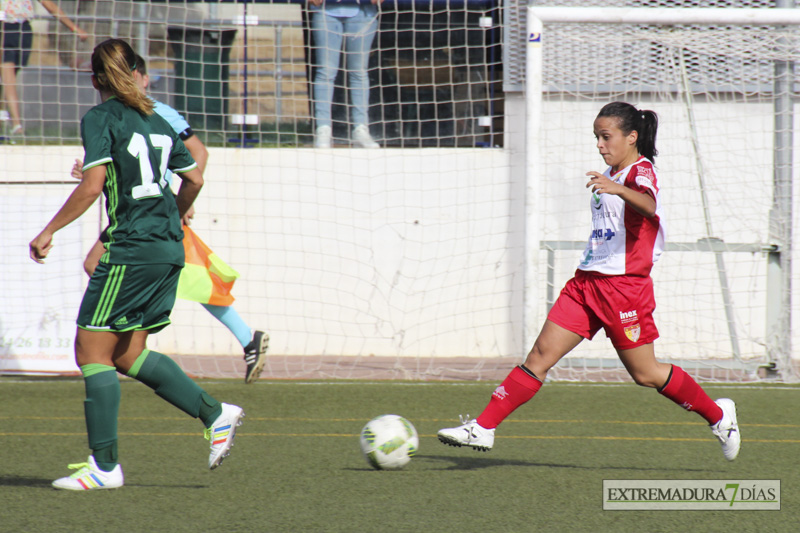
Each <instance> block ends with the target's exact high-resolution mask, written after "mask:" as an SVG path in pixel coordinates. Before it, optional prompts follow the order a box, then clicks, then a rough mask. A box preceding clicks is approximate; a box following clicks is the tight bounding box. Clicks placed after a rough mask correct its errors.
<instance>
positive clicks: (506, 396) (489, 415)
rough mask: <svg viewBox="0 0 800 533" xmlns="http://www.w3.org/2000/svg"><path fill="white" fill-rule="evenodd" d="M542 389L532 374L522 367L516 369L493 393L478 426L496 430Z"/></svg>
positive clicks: (539, 382)
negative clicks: (515, 410)
mask: <svg viewBox="0 0 800 533" xmlns="http://www.w3.org/2000/svg"><path fill="white" fill-rule="evenodd" d="M541 387H542V382H541V381H540V380H539V379H538V378H535V377H534V376H533V374H532V373H529V372H527V371H525V370H523V369H522V367H521V366H518V367H515V368H514V370H512V371H511V373H510V374H509V375H508V376H507V377H506V379H505V380H504V381H503V383H501V384H500V386H499V387H497V388H496V389H495V390H494V392H493V393H492V399H491V400H490V401H489V405H487V406H486V409H484V410H483V412H482V413H481V416H479V417H478V418H477V421H478V424H480V426H481V427H484V428H486V429H493V428H496V427H497V426H499V425H500V422H502V421H503V420H505V419H506V417H507V416H508V415H510V414H511V413H512V412H514V409H516V408H517V407H519V406H520V405H522V404H523V403H525V402H527V401H528V400H530V399H531V398H533V395H534V394H536V393H537V392H539V389H540V388H541Z"/></svg>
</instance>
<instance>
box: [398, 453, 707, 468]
mask: <svg viewBox="0 0 800 533" xmlns="http://www.w3.org/2000/svg"><path fill="white" fill-rule="evenodd" d="M470 451H472V450H470ZM473 453H474V452H473ZM414 459H415V460H416V461H420V460H421V461H431V462H436V461H438V462H442V463H450V466H449V467H447V468H446V469H445V470H478V469H481V468H493V467H498V466H528V467H536V468H569V469H575V470H598V471H602V470H633V471H637V472H659V471H661V472H708V471H709V469H708V468H667V467H655V466H634V465H631V466H603V465H578V464H559V463H540V462H536V461H522V460H518V459H496V458H492V457H485V456H479V457H469V456H466V457H462V456H458V455H417V456H416V457H415V458H414Z"/></svg>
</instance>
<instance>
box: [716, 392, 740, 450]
mask: <svg viewBox="0 0 800 533" xmlns="http://www.w3.org/2000/svg"><path fill="white" fill-rule="evenodd" d="M714 403H716V404H717V405H719V407H720V409H722V418H721V419H720V420H719V422H717V423H716V424H712V425H710V426H709V427H710V428H711V432H712V433H713V434H714V436H715V437H717V439H719V442H720V443H721V444H722V453H723V455H725V459H727V460H728V461H733V460H734V459H736V456H737V455H739V448H741V446H742V436H741V434H740V433H739V424H738V423H737V422H736V404H735V403H733V400H730V399H728V398H720V399H719V400H716V401H715V402H714Z"/></svg>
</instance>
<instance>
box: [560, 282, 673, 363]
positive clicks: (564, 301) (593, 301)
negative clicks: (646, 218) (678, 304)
mask: <svg viewBox="0 0 800 533" xmlns="http://www.w3.org/2000/svg"><path fill="white" fill-rule="evenodd" d="M655 308H656V300H655V297H654V296H653V280H652V278H650V276H647V277H641V276H603V275H598V274H594V273H592V272H584V271H583V270H578V271H577V272H575V277H574V278H572V279H571V280H569V281H568V282H567V284H566V285H565V286H564V288H563V289H562V290H561V294H560V295H559V297H558V300H556V303H555V304H554V305H553V308H552V309H551V310H550V314H549V315H548V316H547V318H548V320H551V321H552V322H555V323H556V324H558V325H559V326H561V327H562V328H565V329H568V330H569V331H571V332H573V333H576V334H578V335H580V336H581V337H584V338H586V339H591V338H592V337H594V336H595V334H596V333H597V332H598V331H600V328H601V327H602V328H603V329H604V330H605V332H606V335H607V336H608V338H609V339H611V343H612V344H613V345H614V348H616V349H618V350H628V349H631V348H636V347H637V346H642V345H644V344H650V343H651V342H653V341H654V340H656V339H657V338H658V329H656V323H655V321H654V320H653V311H654V310H655Z"/></svg>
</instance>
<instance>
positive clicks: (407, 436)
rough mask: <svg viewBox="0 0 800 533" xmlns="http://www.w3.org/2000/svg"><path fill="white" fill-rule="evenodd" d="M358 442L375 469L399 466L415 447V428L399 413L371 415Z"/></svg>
mask: <svg viewBox="0 0 800 533" xmlns="http://www.w3.org/2000/svg"><path fill="white" fill-rule="evenodd" d="M360 441H361V451H362V452H364V457H366V458H367V462H368V463H369V464H370V465H372V466H373V467H374V468H377V469H378V470H396V469H398V468H403V467H404V466H405V465H407V464H408V462H409V461H410V460H411V458H412V457H413V456H414V454H415V453H417V449H418V448H419V435H417V430H416V429H415V428H414V426H413V425H412V424H411V422H409V421H408V420H406V419H405V418H403V417H402V416H399V415H381V416H377V417H375V418H373V419H372V420H370V421H369V422H367V425H366V426H364V429H362V430H361V439H360Z"/></svg>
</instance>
